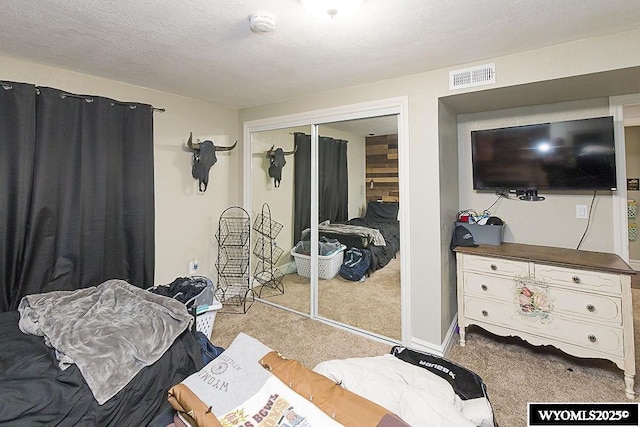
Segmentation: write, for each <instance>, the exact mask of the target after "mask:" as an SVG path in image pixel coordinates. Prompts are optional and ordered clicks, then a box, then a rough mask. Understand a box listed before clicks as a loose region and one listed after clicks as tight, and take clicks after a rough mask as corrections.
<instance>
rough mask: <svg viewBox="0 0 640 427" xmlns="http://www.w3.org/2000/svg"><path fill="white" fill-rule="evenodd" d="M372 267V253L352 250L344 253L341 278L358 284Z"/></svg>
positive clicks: (365, 250) (363, 250)
mask: <svg viewBox="0 0 640 427" xmlns="http://www.w3.org/2000/svg"><path fill="white" fill-rule="evenodd" d="M370 265H371V251H369V250H368V249H358V248H351V249H349V250H347V251H346V252H345V253H344V258H343V261H342V266H340V277H342V278H344V279H347V280H351V281H352V282H357V281H360V280H362V278H363V277H364V275H365V273H366V272H367V270H369V266H370Z"/></svg>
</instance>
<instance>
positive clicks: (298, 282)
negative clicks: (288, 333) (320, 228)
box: [251, 126, 311, 315]
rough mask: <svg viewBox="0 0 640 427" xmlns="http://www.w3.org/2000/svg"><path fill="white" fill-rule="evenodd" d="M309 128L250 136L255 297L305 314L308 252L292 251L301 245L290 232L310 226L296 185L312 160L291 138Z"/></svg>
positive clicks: (304, 194)
mask: <svg viewBox="0 0 640 427" xmlns="http://www.w3.org/2000/svg"><path fill="white" fill-rule="evenodd" d="M309 129H310V128H309V126H302V127H296V128H284V129H274V130H265V131H260V132H252V133H251V190H252V191H251V194H252V198H251V217H252V218H253V219H254V220H253V231H252V233H253V235H252V242H254V243H253V245H254V250H253V254H252V260H251V261H252V262H251V266H252V271H253V274H254V283H253V286H254V292H255V294H256V296H257V297H258V298H261V299H263V300H265V301H268V302H270V303H272V304H276V305H279V306H282V307H284V308H287V309H290V310H294V311H297V312H300V313H303V314H307V315H308V314H310V313H311V303H310V301H311V280H310V276H311V274H310V273H311V267H310V253H309V251H308V250H309V248H308V247H306V248H301V247H298V248H297V249H294V248H295V246H296V244H297V243H298V242H299V240H300V239H299V238H297V237H295V236H296V234H299V232H298V233H296V232H295V231H294V230H295V227H296V224H299V223H300V222H303V223H307V224H308V223H310V212H311V204H310V200H311V196H310V194H309V191H308V190H306V191H303V189H301V188H299V186H298V188H296V186H295V183H296V182H297V181H300V180H304V181H307V182H309V180H310V177H311V171H310V169H309V168H302V167H300V165H302V164H303V163H309V162H310V159H311V158H310V152H309V151H308V150H307V151H306V152H304V153H303V152H302V150H300V151H298V150H297V149H296V147H295V144H294V143H295V141H294V137H295V135H296V134H299V133H302V134H304V132H307V133H308V132H309ZM296 159H297V162H296ZM270 171H271V172H270ZM296 177H297V178H296ZM278 178H279V179H278ZM296 191H297V192H298V193H300V196H299V197H297V198H296ZM294 250H295V251H299V252H300V253H299V254H298V252H295V253H296V256H297V257H298V264H299V265H300V268H298V267H296V261H295V259H294V257H293V256H292V255H291V253H292V251H294ZM305 250H306V251H305Z"/></svg>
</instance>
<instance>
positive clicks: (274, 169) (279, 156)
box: [267, 145, 298, 188]
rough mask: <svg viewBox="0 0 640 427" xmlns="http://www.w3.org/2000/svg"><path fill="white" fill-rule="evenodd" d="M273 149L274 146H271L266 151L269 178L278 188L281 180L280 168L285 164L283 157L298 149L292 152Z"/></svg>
mask: <svg viewBox="0 0 640 427" xmlns="http://www.w3.org/2000/svg"><path fill="white" fill-rule="evenodd" d="M274 147H275V145H272V146H271V148H270V149H269V151H267V157H269V176H270V177H271V178H273V185H274V186H275V187H276V188H278V187H280V181H281V180H282V168H283V167H284V165H285V164H287V161H286V160H285V159H284V156H288V155H291V154H293V153H295V152H296V150H297V149H298V147H296V148H295V149H294V150H293V151H284V150H283V149H282V148H276V149H275V150H274Z"/></svg>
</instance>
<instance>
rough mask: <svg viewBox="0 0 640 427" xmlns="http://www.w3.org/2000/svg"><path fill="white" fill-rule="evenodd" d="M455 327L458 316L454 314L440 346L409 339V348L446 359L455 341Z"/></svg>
mask: <svg viewBox="0 0 640 427" xmlns="http://www.w3.org/2000/svg"><path fill="white" fill-rule="evenodd" d="M457 326H458V315H457V314H456V315H455V316H454V317H453V320H452V321H451V324H450V325H449V329H448V330H447V333H446V335H445V337H444V340H443V341H442V344H440V345H438V344H433V343H430V342H428V341H424V340H421V339H418V338H411V347H412V348H413V349H415V350H420V351H424V352H427V353H431V354H435V355H436V356H441V357H447V354H449V350H451V347H452V346H453V344H454V341H455V337H456V328H457Z"/></svg>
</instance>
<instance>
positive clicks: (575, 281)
mask: <svg viewBox="0 0 640 427" xmlns="http://www.w3.org/2000/svg"><path fill="white" fill-rule="evenodd" d="M571 280H573V283H580V277H579V276H573V277H572V278H571Z"/></svg>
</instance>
